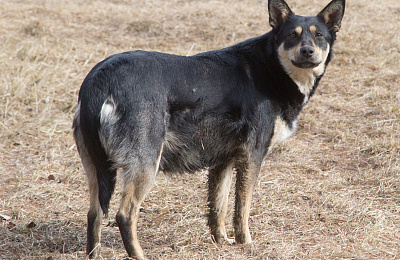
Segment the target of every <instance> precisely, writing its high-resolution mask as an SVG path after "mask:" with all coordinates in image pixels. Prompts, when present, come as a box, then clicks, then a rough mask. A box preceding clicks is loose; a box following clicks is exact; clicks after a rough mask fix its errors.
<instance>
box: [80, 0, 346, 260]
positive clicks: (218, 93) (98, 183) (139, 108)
mask: <svg viewBox="0 0 400 260" xmlns="http://www.w3.org/2000/svg"><path fill="white" fill-rule="evenodd" d="M268 9H269V17H270V18H269V22H270V25H271V27H272V31H271V32H269V33H267V34H265V35H262V36H260V37H257V38H254V39H249V40H247V41H244V42H241V43H238V44H236V45H234V46H231V47H229V48H225V49H222V50H217V51H210V52H206V53H200V54H197V55H194V56H191V57H182V56H175V55H168V54H163V53H156V52H143V51H135V52H126V53H121V54H117V55H114V56H111V57H109V58H107V59H106V60H104V61H102V62H100V63H99V64H97V65H96V66H95V67H94V68H93V69H92V71H91V72H90V73H89V75H88V76H87V77H86V79H85V80H84V82H83V84H82V87H81V90H80V92H79V103H78V107H77V110H76V114H75V119H74V124H73V128H74V137H75V140H76V144H77V147H78V150H79V153H80V156H81V158H82V162H83V165H84V168H85V171H86V174H87V176H88V181H89V188H90V210H89V212H88V228H87V236H88V237H87V239H88V240H87V254H89V255H90V256H91V257H92V256H95V255H96V254H97V253H98V246H99V243H100V224H101V220H102V215H103V213H104V214H107V212H108V206H109V201H110V198H111V195H112V193H113V191H114V186H115V182H116V173H117V169H121V172H122V180H123V192H122V200H121V205H120V209H119V211H118V214H117V217H116V219H117V223H118V226H119V229H120V231H121V236H122V239H123V242H124V245H125V248H126V251H127V252H128V255H129V256H132V257H136V258H138V259H144V258H145V257H144V253H143V250H142V248H141V247H140V244H139V241H138V236H137V232H136V228H137V221H138V217H139V207H140V204H141V203H142V202H143V200H144V199H145V197H146V195H147V194H148V192H149V191H150V188H151V187H152V185H153V183H154V181H155V178H156V175H157V172H158V171H163V172H173V173H185V172H189V173H194V172H196V171H199V170H202V169H208V171H209V177H208V179H209V182H208V184H209V195H208V203H209V208H210V211H209V215H208V225H209V226H210V230H211V235H212V236H213V238H214V239H215V241H216V242H218V243H224V241H228V242H236V243H240V244H242V243H251V237H250V232H249V226H248V219H249V212H250V203H251V197H252V192H253V189H254V186H255V183H256V179H257V176H258V174H259V171H260V166H261V163H262V161H263V158H264V156H265V155H266V153H267V152H268V150H269V149H270V148H271V147H272V146H273V145H274V144H276V143H279V142H281V141H283V140H284V139H286V138H287V137H289V136H290V135H291V134H292V133H293V131H294V130H295V129H296V117H297V116H298V114H299V113H300V111H301V109H302V108H303V106H304V105H305V104H306V103H307V101H308V99H309V98H310V96H311V95H312V94H313V93H314V91H315V89H316V87H317V85H318V83H319V81H320V79H321V77H322V75H323V74H324V71H325V68H326V66H327V64H328V63H329V61H330V60H331V55H332V54H331V50H332V45H333V43H334V41H335V38H336V33H337V32H338V31H339V29H340V24H341V20H342V17H343V14H344V9H345V0H333V1H332V2H331V3H329V5H328V6H327V7H325V8H324V9H323V10H322V11H321V12H320V13H319V14H318V15H317V16H314V17H303V16H297V15H295V14H294V13H293V12H292V11H291V10H290V8H289V7H288V5H287V4H286V3H285V2H284V1H283V0H269V1H268ZM234 172H235V173H236V192H235V196H236V200H235V213H234V219H233V224H234V228H235V240H231V239H228V237H227V233H226V230H225V217H226V214H227V203H228V194H229V190H230V187H231V182H232V175H233V173H234Z"/></svg>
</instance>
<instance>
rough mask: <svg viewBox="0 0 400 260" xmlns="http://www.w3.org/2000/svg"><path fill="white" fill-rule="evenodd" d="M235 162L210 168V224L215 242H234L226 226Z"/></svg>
mask: <svg viewBox="0 0 400 260" xmlns="http://www.w3.org/2000/svg"><path fill="white" fill-rule="evenodd" d="M232 176H233V163H229V164H228V165H222V166H217V167H215V168H213V169H210V170H209V175H208V206H209V208H210V212H209V214H208V225H209V227H210V230H211V235H212V237H213V238H214V240H215V242H217V243H218V244H222V243H224V242H228V243H233V242H234V240H233V239H228V236H227V234H226V228H225V221H226V214H227V210H228V197H229V190H230V188H231V184H232Z"/></svg>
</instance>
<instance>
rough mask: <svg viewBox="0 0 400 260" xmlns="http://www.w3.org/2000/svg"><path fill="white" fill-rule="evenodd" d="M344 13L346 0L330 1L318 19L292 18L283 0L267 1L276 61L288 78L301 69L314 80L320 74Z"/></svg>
mask: <svg viewBox="0 0 400 260" xmlns="http://www.w3.org/2000/svg"><path fill="white" fill-rule="evenodd" d="M344 9H345V0H333V1H332V2H330V3H329V4H328V5H327V6H326V7H325V8H324V9H323V10H322V11H321V12H320V13H319V14H318V15H316V16H311V17H305V16H298V15H295V14H294V13H293V12H292V11H291V10H290V8H289V6H288V5H287V4H286V2H285V1H284V0H269V1H268V10H269V23H270V25H271V27H272V29H273V34H274V36H275V39H276V42H277V44H278V55H279V59H280V62H281V64H282V65H283V67H284V68H285V70H286V71H287V72H288V73H289V74H290V72H292V71H294V70H296V71H302V69H305V70H313V72H314V75H315V76H320V75H322V74H323V72H324V70H325V63H326V61H327V58H328V55H329V52H330V48H331V46H332V44H333V42H334V40H335V38H336V33H337V32H338V31H339V29H340V24H341V21H342V18H343V14H344ZM299 69H300V70H299ZM304 72H305V71H304Z"/></svg>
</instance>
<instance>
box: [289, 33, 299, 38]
mask: <svg viewBox="0 0 400 260" xmlns="http://www.w3.org/2000/svg"><path fill="white" fill-rule="evenodd" d="M289 36H290V38H293V39H294V38H297V34H296V33H295V32H294V33H291V34H290V35H289Z"/></svg>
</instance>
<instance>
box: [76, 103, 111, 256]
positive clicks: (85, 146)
mask: <svg viewBox="0 0 400 260" xmlns="http://www.w3.org/2000/svg"><path fill="white" fill-rule="evenodd" d="M79 109H80V106H79V105H78V109H77V113H76V116H75V120H74V138H75V141H76V145H77V148H78V151H79V155H80V157H81V159H82V164H83V167H84V169H85V172H86V175H87V180H88V184H89V195H90V207H89V211H88V213H87V244H86V254H87V255H89V257H90V258H92V257H95V256H97V255H98V253H99V248H100V236H101V222H102V219H103V213H104V214H107V211H108V204H109V201H110V198H111V194H112V193H113V191H114V187H115V176H116V170H113V169H111V167H110V164H109V162H107V160H106V159H105V154H104V151H103V150H102V149H100V148H99V144H98V143H97V142H96V140H91V141H89V139H88V138H86V139H85V138H84V137H83V134H82V131H81V130H82V128H81V126H80V118H79ZM84 140H85V141H84ZM96 144H97V145H96ZM89 149H90V151H91V152H92V154H93V156H91V155H90V153H89ZM100 175H101V176H100ZM99 177H100V179H101V180H100V182H99ZM99 187H101V188H99Z"/></svg>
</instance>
